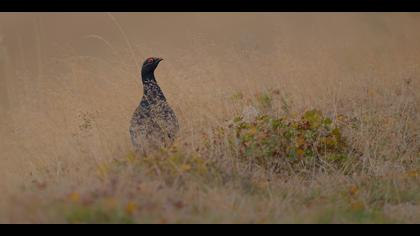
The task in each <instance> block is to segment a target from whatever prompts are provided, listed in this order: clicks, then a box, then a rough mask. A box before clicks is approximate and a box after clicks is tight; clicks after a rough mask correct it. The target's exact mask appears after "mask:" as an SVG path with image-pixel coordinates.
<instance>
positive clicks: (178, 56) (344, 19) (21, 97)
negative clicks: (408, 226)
mask: <svg viewBox="0 0 420 236" xmlns="http://www.w3.org/2000/svg"><path fill="white" fill-rule="evenodd" d="M38 16H39V15H35V17H38ZM70 16H71V15H68V16H65V15H64V16H58V15H49V16H48V15H42V17H41V18H40V19H41V20H38V21H37V22H41V23H42V24H41V23H40V24H41V25H44V26H45V27H43V29H44V31H41V32H38V37H36V38H38V41H39V45H38V48H39V50H38V51H39V52H43V53H44V55H43V58H44V59H43V61H42V63H35V64H36V65H38V66H35V67H36V68H37V70H35V71H37V73H35V72H33V71H32V70H30V69H26V70H24V69H21V68H24V67H25V63H24V60H22V58H24V57H21V56H22V55H23V54H24V52H25V46H22V48H21V50H17V51H16V52H13V51H10V50H9V54H10V55H9V56H8V58H5V57H6V56H5V53H3V56H2V57H3V61H12V62H13V60H14V59H13V58H16V57H17V58H20V60H17V61H18V63H17V64H16V65H15V66H16V67H17V69H18V70H17V71H18V73H17V74H13V73H12V74H13V75H10V71H5V70H7V68H9V67H0V68H3V69H2V71H1V72H2V73H3V74H7V77H5V76H3V77H2V78H3V80H0V82H1V83H2V86H3V87H2V89H4V90H5V91H6V92H7V94H8V96H7V99H6V98H3V97H4V96H3V97H1V98H2V99H3V100H2V101H1V102H2V105H4V106H2V107H3V109H1V110H0V115H1V116H2V117H3V118H4V119H2V121H3V122H2V123H0V132H1V137H0V138H1V142H0V148H1V150H2V154H1V166H0V171H1V173H2V174H3V175H2V179H1V181H0V188H1V189H2V190H4V191H2V195H1V196H0V209H1V211H0V222H4V223H9V222H10V223H18V222H24V223H419V222H420V187H419V186H420V185H419V184H420V141H419V138H420V137H419V136H420V122H419V121H420V118H419V109H420V106H419V105H420V97H419V94H420V93H419V91H420V80H419V79H418V74H419V72H420V68H419V66H418V65H419V64H418V63H419V61H420V57H419V55H420V47H419V46H418V42H419V41H418V40H419V38H420V34H419V33H418V32H417V30H416V27H417V26H418V20H419V18H418V16H417V15H416V14H341V15H340V14H306V15H305V14H280V15H277V14H265V15H261V14H260V15H259V14H248V15H247V14H242V15H229V14H202V15H200V14H179V15H176V14H173V15H166V16H165V15H164V14H163V15H159V14H155V15H153V14H143V15H142V14H140V15H136V14H132V15H130V14H127V15H124V14H116V15H106V14H104V15H100V14H93V15H83V14H80V15H77V17H76V18H71V17H70ZM15 17H18V18H19V15H16V16H15ZM49 17H51V18H53V19H55V20H51V19H49ZM54 17H55V18H54ZM66 17H67V18H66ZM89 17H90V19H91V21H86V19H88V18H89ZM163 17H167V18H165V19H166V21H167V20H168V19H169V20H170V21H171V22H172V27H170V29H169V28H168V29H167V31H165V32H162V27H165V21H164V20H163ZM78 18H80V19H79V20H81V21H86V24H87V25H86V26H85V28H84V29H83V32H72V33H71V35H76V34H81V35H82V36H83V37H82V36H81V37H80V38H83V40H86V41H83V43H81V41H77V40H79V39H77V40H76V39H73V41H70V39H66V40H68V41H66V42H67V44H66V43H63V42H61V43H60V44H58V46H52V45H54V44H53V42H55V41H54V40H62V39H59V38H58V36H57V35H58V33H57V35H54V33H53V32H48V31H47V29H48V28H54V27H55V26H56V24H57V25H59V24H63V27H62V28H66V29H68V30H70V31H71V30H72V29H74V30H75V31H76V30H77V29H78V30H80V28H77V27H75V26H74V25H72V24H73V23H72V21H77V20H78ZM99 19H101V20H99ZM102 21H104V22H105V23H106V24H105V23H104V22H102ZM146 21H147V22H154V23H153V24H154V25H153V26H154V27H151V26H150V25H147V24H146V23H144V22H146ZM30 22H32V20H31V21H30ZM55 22H58V23H55ZM60 22H61V23H60ZM64 22H66V23H64ZM92 22H93V23H92ZM132 22H138V25H135V26H133V24H132ZM142 22H143V23H142ZM221 22H223V24H219V23H221ZM76 23H77V22H75V23H74V24H76ZM22 24H23V23H22ZM95 24H97V25H95ZM92 25H95V27H93V26H92ZM104 25H106V26H107V27H105V28H106V29H105V31H104V32H99V29H101V27H102V26H104ZM261 25H264V27H261ZM0 26H1V25H0ZM47 26H48V27H47ZM96 26H97V27H96ZM109 26H112V30H110V29H109V28H110V27H109ZM19 27H23V26H21V25H20V26H19ZM5 28H6V29H7V27H5ZM16 28H18V26H16ZM41 28H42V27H41ZM138 28H139V29H138ZM157 28H160V29H161V30H160V31H159V30H157ZM0 29H1V27H0ZM54 29H55V28H54ZM95 29H96V30H98V32H95ZM165 29H166V28H165ZM55 30H57V29H55ZM86 32H88V33H86ZM66 33H67V34H70V33H68V32H63V34H66ZM107 35H108V36H107ZM150 35H154V38H153V39H152V38H151V36H150ZM6 36H7V35H6ZM40 36H41V37H40ZM66 37H67V36H66ZM53 39H54V40H53ZM48 40H50V41H48ZM50 42H51V43H50ZM6 46H7V45H5V46H2V47H3V48H5V47H6ZM49 46H51V48H50V47H49ZM18 48H19V47H18ZM152 48H153V50H152ZM22 52H23V53H22ZM15 54H16V55H15ZM148 56H160V57H164V58H165V59H166V60H165V61H164V62H162V64H161V65H160V66H159V69H158V70H157V78H158V81H159V83H160V84H161V87H162V89H163V90H164V92H165V94H166V96H167V97H168V100H169V103H170V104H171V105H172V106H173V108H174V110H175V112H176V113H177V115H178V117H179V119H180V124H181V133H180V135H179V137H178V139H177V141H176V143H175V145H174V146H173V147H171V148H169V149H167V150H157V151H156V153H153V154H151V155H150V156H148V157H139V156H135V155H134V154H133V153H132V147H131V145H130V140H129V135H128V124H129V120H130V116H131V114H132V112H133V111H134V109H135V107H136V106H137V104H138V102H139V99H140V97H141V89H140V87H139V86H140V84H139V82H140V81H139V78H138V77H139V72H138V67H137V66H136V63H138V62H137V61H141V60H143V58H145V57H148ZM0 61H1V60H0ZM9 63H11V62H9ZM15 63H16V62H15ZM26 63H27V64H28V65H26V67H30V65H31V62H30V59H27V61H26ZM12 64H13V63H12ZM2 65H6V64H5V63H3V64H2ZM7 65H9V66H10V64H7ZM5 78H6V79H5ZM2 91H3V90H2ZM6 100H7V102H6ZM6 103H7V104H6ZM6 105H7V106H6ZM6 107H7V109H5V108H6Z"/></svg>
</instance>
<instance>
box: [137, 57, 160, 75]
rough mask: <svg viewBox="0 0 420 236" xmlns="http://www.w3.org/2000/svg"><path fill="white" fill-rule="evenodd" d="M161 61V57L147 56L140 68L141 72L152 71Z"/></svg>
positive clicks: (148, 72) (147, 72) (144, 73)
mask: <svg viewBox="0 0 420 236" xmlns="http://www.w3.org/2000/svg"><path fill="white" fill-rule="evenodd" d="M161 61H163V59H162V58H158V57H149V58H147V59H146V60H145V61H144V63H143V67H142V68H141V73H142V74H143V75H146V74H150V73H153V72H154V71H155V69H156V67H157V66H158V65H159V63H160V62H161Z"/></svg>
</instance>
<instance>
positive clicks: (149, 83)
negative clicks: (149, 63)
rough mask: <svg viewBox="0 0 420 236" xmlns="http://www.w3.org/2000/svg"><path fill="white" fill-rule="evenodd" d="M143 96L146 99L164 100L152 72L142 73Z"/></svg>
mask: <svg viewBox="0 0 420 236" xmlns="http://www.w3.org/2000/svg"><path fill="white" fill-rule="evenodd" d="M142 82H143V92H144V93H143V94H144V95H143V96H144V98H145V99H147V100H148V101H158V100H166V98H165V96H164V95H163V92H162V90H161V89H160V87H159V85H158V83H157V81H156V78H155V75H154V74H153V73H150V74H145V75H142Z"/></svg>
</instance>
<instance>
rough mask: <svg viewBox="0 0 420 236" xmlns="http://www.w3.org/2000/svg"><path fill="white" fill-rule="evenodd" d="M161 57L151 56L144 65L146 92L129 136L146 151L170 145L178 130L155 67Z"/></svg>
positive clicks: (139, 148) (138, 149)
mask: <svg viewBox="0 0 420 236" xmlns="http://www.w3.org/2000/svg"><path fill="white" fill-rule="evenodd" d="M161 60H162V59H159V58H149V59H147V60H146V61H145V62H144V64H143V68H142V82H143V89H144V94H143V97H142V99H141V102H140V104H139V106H138V107H137V109H136V110H135V112H134V114H133V117H132V119H131V126H130V136H131V141H132V143H133V145H134V147H135V149H136V151H137V152H141V153H143V154H146V153H148V152H149V151H152V150H156V149H158V148H161V147H167V146H170V145H171V144H172V143H173V142H174V140H175V137H176V134H177V133H178V130H179V124H178V120H177V118H176V115H175V113H174V111H173V110H172V108H171V107H170V106H169V104H168V102H167V101H166V98H165V95H164V94H163V92H162V90H161V88H160V87H159V85H158V83H157V81H156V78H155V75H154V70H155V69H156V67H157V66H158V64H159V62H160V61H161Z"/></svg>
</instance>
